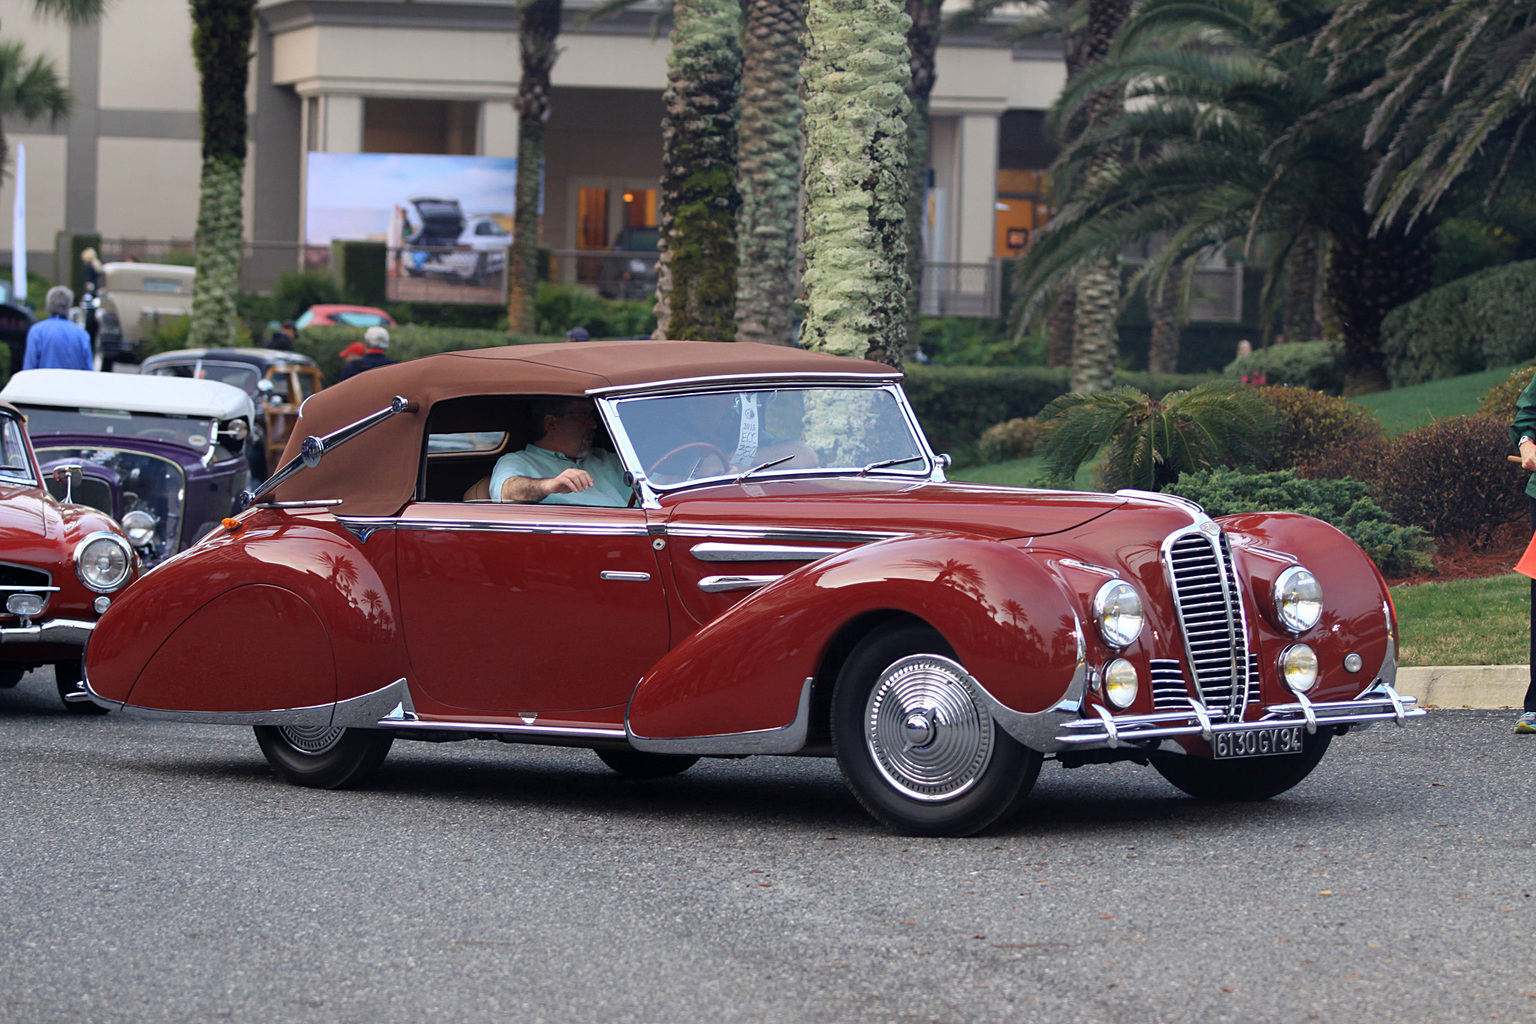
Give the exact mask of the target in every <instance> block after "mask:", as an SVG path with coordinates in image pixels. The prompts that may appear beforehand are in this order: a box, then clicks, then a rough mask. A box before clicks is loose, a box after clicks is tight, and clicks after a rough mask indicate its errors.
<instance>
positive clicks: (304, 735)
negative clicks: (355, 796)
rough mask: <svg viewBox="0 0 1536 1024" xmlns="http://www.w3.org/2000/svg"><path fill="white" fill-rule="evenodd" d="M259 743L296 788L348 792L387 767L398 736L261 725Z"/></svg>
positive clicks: (378, 731) (323, 727)
mask: <svg viewBox="0 0 1536 1024" xmlns="http://www.w3.org/2000/svg"><path fill="white" fill-rule="evenodd" d="M256 742H257V744H258V745H260V747H261V752H262V753H263V754H265V755H266V758H267V763H268V764H270V765H271V766H272V767H273V768H274V769H275V770H276V771H277V774H279V775H281V776H282V777H283V778H284V779H285V780H286V781H288V782H291V783H293V784H294V785H296V786H313V787H315V788H318V789H346V788H349V787H351V786H356V785H359V784H361V783H362V782H364V781H365V780H366V779H367V778H368V776H370V775H372V774H373V773H374V772H375V771H377V770H378V767H379V765H381V764H383V763H384V756H385V755H386V754H388V753H389V747H390V744H392V743H394V742H395V734H394V733H392V732H390V731H389V730H387V729H342V728H339V727H336V726H330V725H321V726H299V725H258V726H256Z"/></svg>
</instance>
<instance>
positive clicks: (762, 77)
mask: <svg viewBox="0 0 1536 1024" xmlns="http://www.w3.org/2000/svg"><path fill="white" fill-rule="evenodd" d="M804 54H805V3H804V0H747V30H746V34H745V36H744V37H743V41H742V73H741V128H740V130H741V136H740V139H739V141H738V156H737V168H736V173H737V181H738V185H739V187H740V189H741V216H740V219H739V221H738V223H737V226H736V251H737V267H736V340H737V341H758V342H764V343H767V344H770V345H792V344H794V341H795V317H794V312H795V291H796V277H797V274H796V266H795V259H796V247H795V229H794V224H795V214H796V208H797V207H798V205H799V202H800V155H801V152H802V150H803V149H804V148H805V135H804V131H803V129H802V123H801V122H802V118H803V115H804V105H803V104H802V103H801V102H800V61H801V59H802V58H803V56H804Z"/></svg>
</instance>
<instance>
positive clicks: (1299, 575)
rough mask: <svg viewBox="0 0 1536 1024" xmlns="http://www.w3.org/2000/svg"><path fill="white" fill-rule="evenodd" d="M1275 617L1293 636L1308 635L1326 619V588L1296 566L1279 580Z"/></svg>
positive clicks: (1276, 584)
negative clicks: (1318, 621) (1324, 590)
mask: <svg viewBox="0 0 1536 1024" xmlns="http://www.w3.org/2000/svg"><path fill="white" fill-rule="evenodd" d="M1275 614H1276V615H1278V616H1279V617H1280V625H1282V626H1284V627H1285V628H1286V629H1287V630H1289V631H1290V632H1292V633H1304V632H1306V631H1307V630H1309V629H1311V628H1312V627H1313V626H1315V625H1317V620H1318V619H1320V618H1322V616H1323V587H1322V584H1320V583H1318V582H1317V577H1316V576H1313V575H1312V574H1311V573H1310V572H1308V571H1307V570H1306V569H1303V568H1302V567H1301V566H1299V565H1293V566H1291V567H1290V568H1289V569H1287V570H1285V571H1284V572H1282V573H1281V574H1280V576H1279V578H1278V579H1276V580H1275Z"/></svg>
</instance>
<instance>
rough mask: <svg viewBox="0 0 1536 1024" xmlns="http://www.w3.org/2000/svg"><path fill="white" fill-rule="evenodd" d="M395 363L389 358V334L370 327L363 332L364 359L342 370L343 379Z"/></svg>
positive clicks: (347, 365) (355, 361)
mask: <svg viewBox="0 0 1536 1024" xmlns="http://www.w3.org/2000/svg"><path fill="white" fill-rule="evenodd" d="M393 362H394V360H393V359H391V358H389V332H388V331H386V330H385V329H384V328H382V327H370V328H368V330H366V331H364V332H363V355H362V357H361V358H360V359H354V360H352V361H351V362H349V363H347V364H346V365H345V366H343V367H342V368H341V379H342V380H346V379H347V378H348V377H355V376H357V375H358V374H359V373H362V372H363V371H364V370H371V369H373V368H374V367H375V366H389V365H390V364H392V363H393Z"/></svg>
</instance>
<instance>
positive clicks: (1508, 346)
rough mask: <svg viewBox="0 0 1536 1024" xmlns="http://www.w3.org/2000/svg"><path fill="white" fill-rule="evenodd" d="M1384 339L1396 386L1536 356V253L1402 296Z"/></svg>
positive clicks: (1383, 332) (1390, 376) (1389, 370)
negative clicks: (1409, 296) (1406, 297)
mask: <svg viewBox="0 0 1536 1024" xmlns="http://www.w3.org/2000/svg"><path fill="white" fill-rule="evenodd" d="M1381 347H1382V352H1383V354H1384V355H1385V357H1386V362H1387V377H1388V379H1389V380H1391V382H1392V386H1393V387H1403V386H1405V385H1408V384H1420V383H1422V382H1424V381H1427V380H1440V379H1442V378H1444V377H1459V376H1461V375H1462V374H1466V373H1475V372H1476V371H1478V370H1485V369H1487V368H1489V367H1491V366H1512V365H1514V364H1515V363H1521V362H1524V361H1525V360H1527V359H1530V358H1531V357H1532V356H1536V260H1527V261H1524V262H1521V263H1507V264H1505V265H1504V266H1502V267H1494V268H1492V269H1490V270H1484V271H1481V272H1479V273H1476V274H1471V275H1469V276H1467V277H1463V278H1461V279H1459V280H1456V281H1452V282H1451V283H1450V284H1445V285H1441V286H1440V287H1439V288H1435V289H1432V290H1430V291H1428V292H1425V293H1424V294H1423V295H1421V296H1419V297H1418V298H1416V299H1414V300H1413V301H1412V302H1405V303H1403V304H1402V305H1401V306H1398V307H1397V308H1396V309H1394V310H1392V312H1390V313H1388V314H1387V316H1386V319H1385V320H1383V321H1382V324H1381Z"/></svg>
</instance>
